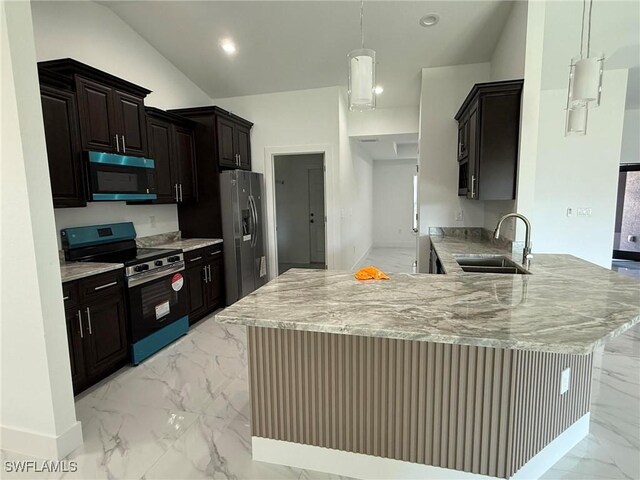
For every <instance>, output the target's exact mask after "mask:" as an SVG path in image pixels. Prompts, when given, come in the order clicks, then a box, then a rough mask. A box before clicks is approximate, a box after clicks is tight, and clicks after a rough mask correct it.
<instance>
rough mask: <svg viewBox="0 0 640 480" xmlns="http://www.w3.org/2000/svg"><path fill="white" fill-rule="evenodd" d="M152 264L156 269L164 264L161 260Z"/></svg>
mask: <svg viewBox="0 0 640 480" xmlns="http://www.w3.org/2000/svg"><path fill="white" fill-rule="evenodd" d="M154 263H155V265H156V267H161V266H162V265H163V264H164V262H163V261H162V260H156V261H155V262H154Z"/></svg>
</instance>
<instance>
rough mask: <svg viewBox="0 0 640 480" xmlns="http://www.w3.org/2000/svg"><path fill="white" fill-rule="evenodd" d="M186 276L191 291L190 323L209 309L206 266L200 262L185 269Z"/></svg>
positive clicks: (188, 289) (188, 288)
mask: <svg viewBox="0 0 640 480" xmlns="http://www.w3.org/2000/svg"><path fill="white" fill-rule="evenodd" d="M184 278H185V281H186V283H187V291H188V292H189V323H190V324H191V323H194V322H196V321H197V320H199V319H200V318H202V316H203V315H204V314H205V313H206V311H207V297H206V291H207V283H206V280H205V278H206V273H205V267H204V265H203V264H202V263H198V264H197V265H194V266H193V267H189V268H187V269H185V271H184Z"/></svg>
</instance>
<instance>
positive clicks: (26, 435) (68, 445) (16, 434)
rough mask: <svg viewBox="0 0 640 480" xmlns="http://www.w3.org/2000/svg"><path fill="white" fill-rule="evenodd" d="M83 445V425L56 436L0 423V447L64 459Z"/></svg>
mask: <svg viewBox="0 0 640 480" xmlns="http://www.w3.org/2000/svg"><path fill="white" fill-rule="evenodd" d="M81 445H82V425H81V423H80V422H76V423H74V424H73V425H72V426H71V427H70V428H69V429H67V431H66V432H64V433H62V434H60V435H58V436H57V437H56V436H52V435H46V434H43V433H36V432H30V431H27V430H20V429H18V428H12V427H7V426H4V425H0V449H2V450H7V451H10V452H16V453H20V454H23V455H28V456H30V457H36V458H42V459H45V460H62V459H63V458H64V457H66V456H67V455H69V454H70V453H71V452H72V451H74V450H75V449H76V448H78V447H79V446H81Z"/></svg>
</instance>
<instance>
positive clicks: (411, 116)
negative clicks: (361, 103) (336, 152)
mask: <svg viewBox="0 0 640 480" xmlns="http://www.w3.org/2000/svg"><path fill="white" fill-rule="evenodd" d="M419 116H420V111H419V108H418V106H415V107H398V108H377V109H375V110H373V111H369V112H351V111H350V112H349V113H348V114H347V121H348V124H349V135H350V136H352V137H357V136H363V135H393V134H402V133H418V121H419Z"/></svg>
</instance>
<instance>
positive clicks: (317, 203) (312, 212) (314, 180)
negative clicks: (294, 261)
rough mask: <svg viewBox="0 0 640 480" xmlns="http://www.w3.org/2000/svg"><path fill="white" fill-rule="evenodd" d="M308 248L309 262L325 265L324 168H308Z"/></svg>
mask: <svg viewBox="0 0 640 480" xmlns="http://www.w3.org/2000/svg"><path fill="white" fill-rule="evenodd" d="M309 243H310V245H309V250H310V259H311V263H321V264H323V265H325V263H326V262H325V224H324V169H322V168H311V169H309Z"/></svg>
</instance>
